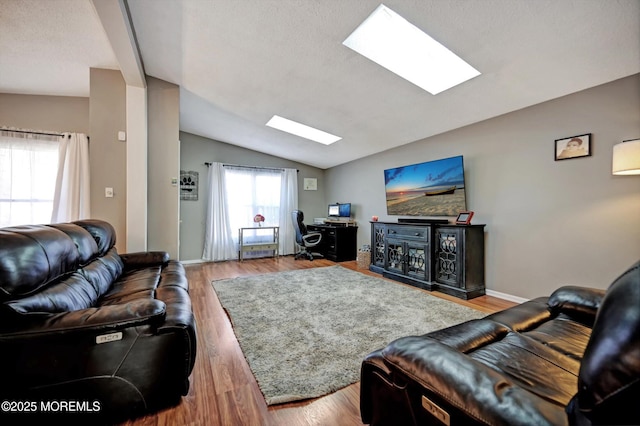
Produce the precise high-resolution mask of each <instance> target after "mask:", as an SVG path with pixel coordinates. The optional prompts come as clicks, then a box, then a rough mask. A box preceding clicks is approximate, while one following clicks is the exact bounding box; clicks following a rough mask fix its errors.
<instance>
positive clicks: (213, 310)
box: [123, 256, 514, 426]
mask: <svg viewBox="0 0 640 426" xmlns="http://www.w3.org/2000/svg"><path fill="white" fill-rule="evenodd" d="M335 264H336V263H334V262H331V261H329V260H324V259H316V260H314V261H308V260H294V259H293V257H292V256H283V257H280V258H278V259H272V258H265V259H255V260H245V261H243V262H238V261H228V262H216V263H200V264H191V265H185V269H186V271H187V277H188V280H189V286H190V289H189V293H190V295H191V300H192V303H193V310H194V315H195V317H196V323H197V336H198V352H197V355H196V363H195V367H194V369H193V373H192V374H191V377H190V382H191V387H190V390H189V393H188V394H187V395H186V396H184V397H183V398H182V402H181V403H180V404H179V405H177V406H175V407H172V408H168V409H166V410H163V411H160V412H157V413H154V414H150V415H147V416H144V417H140V418H137V419H135V420H131V421H128V422H125V423H123V425H136V426H142V425H149V426H152V425H158V426H160V425H172V426H173V425H224V426H227V425H231V426H235V425H287V426H289V425H301V426H302V425H362V421H361V419H360V406H359V404H360V402H359V401H360V398H359V394H360V383H359V382H358V383H354V384H353V385H350V386H347V387H346V388H343V389H341V390H339V391H338V392H335V393H333V394H330V395H327V396H324V397H321V398H316V399H312V400H307V401H301V402H294V403H287V404H280V405H276V406H271V407H268V406H267V404H266V403H265V401H264V398H263V396H262V393H261V392H260V389H259V388H258V385H257V383H256V381H255V378H254V376H253V374H252V373H251V370H250V369H249V366H248V365H247V362H246V361H245V359H244V356H243V355H242V351H241V350H240V346H239V345H238V341H237V340H236V337H235V335H234V333H233V329H232V328H231V324H230V322H229V319H228V318H227V316H226V314H225V312H224V310H223V309H222V307H221V305H220V302H219V301H218V298H217V296H216V294H215V292H214V290H213V287H212V286H211V284H210V282H211V281H212V280H219V279H224V278H233V277H238V276H245V275H256V274H264V273H269V272H280V271H288V270H293V269H306V268H316V267H321V266H331V265H335ZM340 265H342V266H344V267H347V268H350V269H353V270H357V271H360V272H363V273H366V274H369V275H373V276H376V277H381V276H380V275H379V274H375V273H372V272H369V271H367V270H362V269H358V267H357V264H356V262H355V261H353V262H343V263H340ZM390 282H393V283H394V284H397V285H404V284H400V283H397V282H395V281H390ZM429 294H431V295H433V296H437V297H441V298H444V299H447V300H452V301H454V302H456V303H460V304H462V305H466V306H469V307H472V308H475V309H477V310H480V311H483V312H487V313H492V312H495V311H499V310H502V309H505V308H507V307H510V306H513V305H514V303H512V302H509V301H506V300H502V299H498V298H495V297H490V296H481V297H477V298H475V299H472V300H470V301H464V300H460V299H457V298H455V297H452V296H448V295H445V294H441V293H438V292H429Z"/></svg>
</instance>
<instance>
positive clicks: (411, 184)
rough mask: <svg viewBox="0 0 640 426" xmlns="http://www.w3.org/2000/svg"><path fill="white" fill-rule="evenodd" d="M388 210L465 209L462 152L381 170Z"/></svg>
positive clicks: (441, 212) (450, 212)
mask: <svg viewBox="0 0 640 426" xmlns="http://www.w3.org/2000/svg"><path fill="white" fill-rule="evenodd" d="M384 181H385V192H386V196H387V214H389V215H398V216H404V215H406V216H457V215H458V213H460V212H461V211H464V210H466V209H467V208H466V207H467V203H466V198H465V189H464V184H465V182H464V164H463V160H462V156H458V157H451V158H444V159H442V160H435V161H428V162H425V163H419V164H412V165H409V166H403V167H397V168H394V169H388V170H385V171H384Z"/></svg>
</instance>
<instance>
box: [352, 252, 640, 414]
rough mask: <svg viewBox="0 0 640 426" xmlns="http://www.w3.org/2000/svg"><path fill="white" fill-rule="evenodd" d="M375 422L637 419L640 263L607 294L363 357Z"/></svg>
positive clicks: (366, 406) (536, 305)
mask: <svg viewBox="0 0 640 426" xmlns="http://www.w3.org/2000/svg"><path fill="white" fill-rule="evenodd" d="M361 378H362V381H361V399H360V405H361V407H360V408H361V416H362V421H363V422H364V423H367V424H373V425H418V424H420V425H442V424H452V425H567V424H572V425H573V424H575V425H595V424H609V425H611V424H616V425H617V424H640V407H638V405H637V404H638V402H640V262H638V263H636V264H635V265H633V266H632V267H631V268H629V270H627V271H626V272H625V273H624V274H622V275H621V276H620V277H619V278H618V279H616V280H615V281H614V282H613V284H611V285H610V286H609V288H608V289H607V290H606V292H605V291H603V290H596V289H590V288H583V287H570V286H567V287H562V288H560V289H558V290H556V291H555V292H554V293H553V294H552V295H551V296H550V297H548V298H547V297H543V298H537V299H534V300H530V301H528V302H525V303H523V304H521V305H518V306H515V307H513V308H510V309H507V310H504V311H502V312H498V313H495V314H492V315H489V316H487V317H485V318H483V319H479V320H472V321H468V322H466V323H462V324H459V325H456V326H453V327H449V328H446V329H443V330H439V331H435V332H432V333H429V334H425V335H423V336H408V337H403V338H400V339H398V340H396V341H394V342H391V343H390V344H389V345H388V346H387V347H385V348H383V349H380V350H377V351H375V352H373V353H371V354H369V355H368V356H367V357H366V358H365V360H364V361H363V363H362V370H361Z"/></svg>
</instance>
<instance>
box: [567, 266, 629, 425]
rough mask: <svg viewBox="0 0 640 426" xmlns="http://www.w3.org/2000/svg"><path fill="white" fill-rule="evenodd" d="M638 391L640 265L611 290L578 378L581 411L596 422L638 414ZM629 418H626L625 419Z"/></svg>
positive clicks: (619, 278)
mask: <svg viewBox="0 0 640 426" xmlns="http://www.w3.org/2000/svg"><path fill="white" fill-rule="evenodd" d="M639 392H640V261H639V262H637V263H636V264H634V265H633V266H631V267H630V268H629V269H628V270H627V271H626V272H625V273H624V274H622V275H621V276H620V277H618V278H617V279H616V280H615V281H614V282H613V284H611V286H610V287H609V288H608V289H607V291H606V293H605V296H604V299H603V300H602V303H601V305H600V308H599V309H598V314H597V316H596V321H595V324H594V326H593V331H592V333H591V338H590V339H589V343H588V344H587V348H586V350H585V352H584V357H583V359H582V363H581V365H580V373H579V376H578V395H577V400H578V408H579V410H580V412H581V415H583V416H586V417H587V418H589V419H591V421H592V422H593V423H597V422H600V421H605V422H607V423H608V422H613V423H615V422H616V417H615V415H616V413H625V412H626V413H628V412H629V410H635V412H636V413H637V414H636V415H635V420H634V421H637V422H640V410H637V409H634V408H633V407H634V406H635V404H637V397H638V393H639ZM627 420H629V419H628V418H626V419H625V421H627Z"/></svg>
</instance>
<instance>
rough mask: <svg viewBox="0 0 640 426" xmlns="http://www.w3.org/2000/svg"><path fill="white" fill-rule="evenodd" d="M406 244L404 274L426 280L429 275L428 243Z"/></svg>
mask: <svg viewBox="0 0 640 426" xmlns="http://www.w3.org/2000/svg"><path fill="white" fill-rule="evenodd" d="M405 244H406V246H405V247H406V253H407V255H406V268H407V269H406V274H407V275H409V276H411V277H413V278H416V279H419V280H422V281H428V277H429V275H430V274H429V245H428V244H419V243H405Z"/></svg>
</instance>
